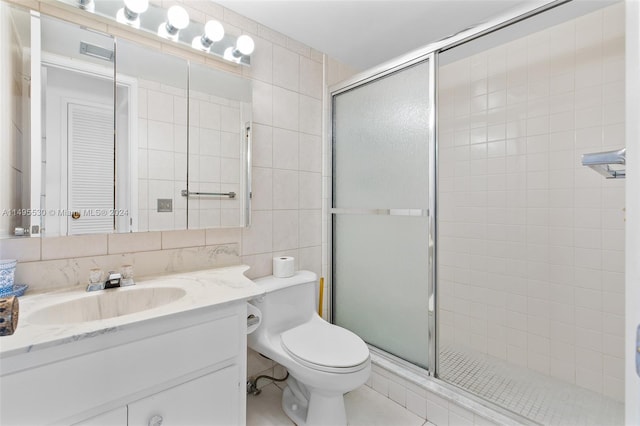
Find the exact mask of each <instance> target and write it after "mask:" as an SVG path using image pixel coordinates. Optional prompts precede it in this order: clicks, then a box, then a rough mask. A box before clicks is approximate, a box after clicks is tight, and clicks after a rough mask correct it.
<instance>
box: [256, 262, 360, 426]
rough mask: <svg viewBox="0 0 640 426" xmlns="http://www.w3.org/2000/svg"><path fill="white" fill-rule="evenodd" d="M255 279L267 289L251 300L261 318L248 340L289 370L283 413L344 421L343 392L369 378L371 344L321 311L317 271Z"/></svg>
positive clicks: (306, 419)
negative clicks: (318, 306)
mask: <svg viewBox="0 0 640 426" xmlns="http://www.w3.org/2000/svg"><path fill="white" fill-rule="evenodd" d="M254 282H255V283H256V284H257V285H258V286H260V287H261V289H263V290H264V292H265V294H264V295H262V296H260V297H257V298H255V299H253V300H250V301H249V303H250V304H252V305H253V306H255V307H257V308H258V309H259V310H260V311H261V315H262V318H261V319H262V322H261V323H260V326H259V327H258V328H257V329H256V330H255V331H254V332H253V333H251V334H249V335H248V336H247V338H248V339H247V340H248V345H249V347H250V348H251V349H253V350H255V351H256V352H259V353H261V354H262V355H264V356H266V357H268V358H271V359H272V360H273V361H275V362H277V363H278V364H280V365H282V366H283V367H284V368H286V369H287V371H289V378H288V379H287V387H286V388H285V390H284V391H283V393H282V408H283V409H284V411H285V413H286V414H287V416H289V418H291V420H293V421H294V422H295V423H296V424H297V425H298V426H305V425H306V426H338V425H343V426H344V425H346V424H347V416H346V412H345V407H344V394H345V393H347V392H349V391H352V390H354V389H356V388H357V387H359V386H361V385H363V384H364V383H365V382H366V381H367V379H368V378H369V374H370V373H371V358H370V356H369V348H368V347H367V345H366V344H365V343H364V341H363V340H362V339H361V338H360V337H358V336H357V335H356V334H354V333H352V332H351V331H349V330H346V329H344V328H342V327H338V326H336V325H333V324H329V323H328V322H326V321H325V320H323V319H322V318H321V317H320V316H318V313H317V312H316V297H315V295H316V282H317V276H316V274H314V273H313V272H309V271H298V272H296V274H295V275H293V276H292V277H289V278H276V277H273V276H269V277H265V278H260V279H257V280H254Z"/></svg>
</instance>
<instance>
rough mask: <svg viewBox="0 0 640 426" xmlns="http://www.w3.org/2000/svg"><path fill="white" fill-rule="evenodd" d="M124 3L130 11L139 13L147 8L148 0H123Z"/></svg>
mask: <svg viewBox="0 0 640 426" xmlns="http://www.w3.org/2000/svg"><path fill="white" fill-rule="evenodd" d="M124 5H125V7H126V8H127V9H129V11H130V12H133V13H137V14H138V15H139V14H141V13H144V12H146V11H147V9H149V0H124Z"/></svg>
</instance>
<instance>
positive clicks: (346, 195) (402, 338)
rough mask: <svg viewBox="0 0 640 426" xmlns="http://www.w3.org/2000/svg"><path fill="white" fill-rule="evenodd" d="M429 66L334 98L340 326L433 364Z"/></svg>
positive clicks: (334, 210) (336, 283) (407, 357)
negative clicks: (430, 257)
mask: <svg viewBox="0 0 640 426" xmlns="http://www.w3.org/2000/svg"><path fill="white" fill-rule="evenodd" d="M432 74H433V73H431V72H430V63H429V60H423V61H421V62H418V63H416V64H414V65H411V66H408V67H404V68H402V69H400V70H397V71H395V72H392V73H389V74H386V75H384V76H382V77H379V78H375V79H372V80H369V81H368V82H366V83H363V84H361V85H358V86H356V87H353V88H350V89H348V90H345V91H342V92H339V93H337V94H336V93H334V94H333V208H332V210H331V212H332V226H333V234H332V235H333V257H332V259H333V261H332V266H333V274H332V279H333V320H334V322H335V323H336V324H338V325H340V326H342V327H345V328H348V329H350V330H352V331H354V332H355V333H357V334H358V335H359V336H361V337H362V338H363V339H364V340H365V341H366V342H367V343H369V344H371V345H373V346H375V347H378V348H380V349H382V350H384V351H386V352H388V353H391V354H393V355H396V356H398V357H400V358H402V359H404V360H407V361H409V362H411V363H413V364H416V365H419V366H421V367H423V368H428V366H429V365H428V364H429V350H428V345H429V276H430V270H429V255H430V253H429V241H430V238H429V231H430V227H429V221H430V218H429V152H430V138H431V129H432V125H431V123H432V113H433V111H432V109H431V107H430V105H431V96H432V93H430V92H431V90H430V87H431V86H430V78H432V77H433V76H432Z"/></svg>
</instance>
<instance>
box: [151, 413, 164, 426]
mask: <svg viewBox="0 0 640 426" xmlns="http://www.w3.org/2000/svg"><path fill="white" fill-rule="evenodd" d="M162 420H163V419H162V416H159V415H155V416H153V417H151V418H150V419H149V426H161V425H162Z"/></svg>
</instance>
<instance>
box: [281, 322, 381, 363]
mask: <svg viewBox="0 0 640 426" xmlns="http://www.w3.org/2000/svg"><path fill="white" fill-rule="evenodd" d="M281 339H282V347H283V349H284V350H285V351H287V353H289V355H291V356H292V357H293V358H294V359H296V360H297V361H300V362H301V363H302V364H306V365H308V366H310V367H312V368H320V369H322V368H321V367H327V368H329V369H331V370H333V369H336V368H345V369H350V370H351V368H350V367H356V366H360V365H361V364H362V363H364V362H366V361H367V359H369V348H368V347H367V345H366V344H365V343H364V342H363V341H362V339H361V338H360V337H358V336H357V335H355V334H354V333H352V332H350V331H349V330H346V329H344V328H342V327H338V326H335V325H332V324H329V323H327V322H324V321H310V322H308V323H305V324H302V325H299V326H297V327H295V328H292V329H290V330H287V331H285V332H284V333H282V335H281ZM309 364H311V365H309Z"/></svg>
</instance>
